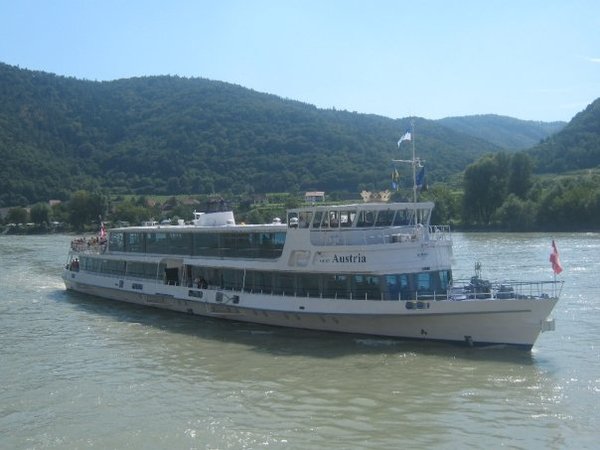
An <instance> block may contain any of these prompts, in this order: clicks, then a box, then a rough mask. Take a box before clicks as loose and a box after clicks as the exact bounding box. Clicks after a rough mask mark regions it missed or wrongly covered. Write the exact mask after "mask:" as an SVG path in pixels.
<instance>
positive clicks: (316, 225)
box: [313, 211, 323, 228]
mask: <svg viewBox="0 0 600 450" xmlns="http://www.w3.org/2000/svg"><path fill="white" fill-rule="evenodd" d="M322 218H323V212H322V211H317V212H315V218H314V220H313V228H320V227H321V219H322Z"/></svg>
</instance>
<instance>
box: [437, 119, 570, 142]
mask: <svg viewBox="0 0 600 450" xmlns="http://www.w3.org/2000/svg"><path fill="white" fill-rule="evenodd" d="M437 122H438V123H440V124H442V125H444V126H446V127H448V128H451V129H453V130H454V131H458V132H461V133H465V134H468V135H470V136H475V137H478V138H480V139H483V140H486V141H488V142H491V143H493V144H495V145H497V146H499V147H501V148H503V149H506V150H519V149H526V148H530V147H533V146H534V145H537V144H539V143H540V141H541V140H543V139H545V138H547V137H548V136H551V135H552V134H554V133H557V132H558V131H560V130H561V129H563V128H564V126H565V125H566V123H565V122H537V121H533V120H519V119H515V118H513V117H506V116H498V115H495V114H484V115H476V116H463V117H446V118H444V119H440V120H438V121H437Z"/></svg>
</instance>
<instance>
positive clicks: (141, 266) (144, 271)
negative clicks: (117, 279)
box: [127, 261, 158, 279]
mask: <svg viewBox="0 0 600 450" xmlns="http://www.w3.org/2000/svg"><path fill="white" fill-rule="evenodd" d="M157 274H158V266H157V264H156V263H144V262H136V261H128V262H127V275H128V276H131V277H136V278H149V279H156V277H157Z"/></svg>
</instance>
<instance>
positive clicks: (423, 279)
mask: <svg viewBox="0 0 600 450" xmlns="http://www.w3.org/2000/svg"><path fill="white" fill-rule="evenodd" d="M431 275H432V274H431V273H430V272H421V273H418V274H417V279H416V281H417V290H418V291H429V290H431V289H432V286H433V280H432V279H431Z"/></svg>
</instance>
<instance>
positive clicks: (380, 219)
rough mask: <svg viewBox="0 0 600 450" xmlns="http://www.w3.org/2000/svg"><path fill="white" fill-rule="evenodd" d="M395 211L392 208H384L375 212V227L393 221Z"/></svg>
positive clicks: (386, 224) (384, 225) (388, 224)
mask: <svg viewBox="0 0 600 450" xmlns="http://www.w3.org/2000/svg"><path fill="white" fill-rule="evenodd" d="M394 213H395V211H394V210H392V209H386V210H383V211H379V213H378V214H377V220H376V222H375V226H376V227H389V226H390V225H391V224H392V223H393V221H394Z"/></svg>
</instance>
